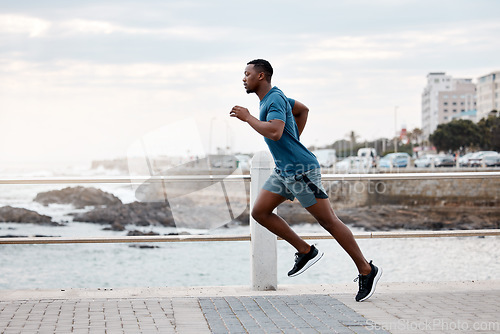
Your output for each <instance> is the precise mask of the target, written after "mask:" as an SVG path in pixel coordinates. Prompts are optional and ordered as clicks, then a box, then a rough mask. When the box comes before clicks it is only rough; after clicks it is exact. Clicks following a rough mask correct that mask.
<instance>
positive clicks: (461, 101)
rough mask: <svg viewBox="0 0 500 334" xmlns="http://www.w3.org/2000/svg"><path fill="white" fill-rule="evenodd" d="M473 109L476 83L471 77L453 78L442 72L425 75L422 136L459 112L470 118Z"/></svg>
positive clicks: (425, 136) (474, 106) (431, 131)
mask: <svg viewBox="0 0 500 334" xmlns="http://www.w3.org/2000/svg"><path fill="white" fill-rule="evenodd" d="M475 110H476V85H475V84H474V83H473V82H472V79H454V78H452V77H451V75H446V73H444V72H434V73H429V74H428V75H427V86H425V88H424V91H423V93H422V132H423V137H424V138H428V137H429V135H430V134H432V133H433V132H434V130H436V128H437V126H438V125H439V124H443V123H448V122H450V121H451V120H453V119H454V118H457V117H458V116H459V115H461V114H462V115H464V116H465V115H467V117H469V119H470V117H471V115H473V114H475V113H474V111H475ZM473 121H476V119H473Z"/></svg>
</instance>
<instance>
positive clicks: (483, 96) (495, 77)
mask: <svg viewBox="0 0 500 334" xmlns="http://www.w3.org/2000/svg"><path fill="white" fill-rule="evenodd" d="M499 109H500V71H497V72H492V73H490V74H487V75H484V76H482V77H479V78H478V79H477V120H478V121H479V120H480V119H482V118H484V117H488V114H489V112H490V111H492V110H497V111H499Z"/></svg>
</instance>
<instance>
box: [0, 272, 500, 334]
mask: <svg viewBox="0 0 500 334" xmlns="http://www.w3.org/2000/svg"><path fill="white" fill-rule="evenodd" d="M356 289H357V286H356V284H355V283H352V284H348V285H307V286H306V285H287V286H280V287H279V289H278V291H273V292H257V291H252V290H250V288H249V287H196V288H133V289H71V290H66V291H61V290H0V333H5V334H7V333H181V334H183V333H196V334H199V333H388V332H390V333H476V332H477V333H498V332H500V317H499V314H500V281H485V282H448V283H392V284H388V283H381V284H379V286H378V288H377V292H376V293H375V294H374V295H373V296H372V298H370V299H369V300H367V301H365V302H362V303H357V302H355V301H354V293H355V291H356Z"/></svg>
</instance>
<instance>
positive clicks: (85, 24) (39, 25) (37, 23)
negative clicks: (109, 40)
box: [0, 14, 230, 41]
mask: <svg viewBox="0 0 500 334" xmlns="http://www.w3.org/2000/svg"><path fill="white" fill-rule="evenodd" d="M229 33H230V32H229V31H228V30H227V29H223V28H219V27H198V26H194V25H192V26H190V25H176V26H170V27H155V28H143V27H134V26H127V25H122V24H116V23H113V22H110V21H103V20H88V19H81V18H73V19H68V20H61V21H47V20H44V19H41V18H36V17H31V16H25V15H14V14H7V15H5V14H0V34H7V35H8V34H23V35H28V36H29V37H39V38H41V37H59V38H60V37H62V38H66V37H71V36H75V35H111V34H125V35H134V36H140V35H143V36H157V37H163V38H173V39H182V40H198V41H211V40H215V39H221V38H224V37H225V36H227V35H228V34H229Z"/></svg>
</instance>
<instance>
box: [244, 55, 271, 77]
mask: <svg viewBox="0 0 500 334" xmlns="http://www.w3.org/2000/svg"><path fill="white" fill-rule="evenodd" d="M247 65H253V66H254V68H255V69H256V70H257V72H259V73H260V72H263V73H264V75H265V76H266V80H267V82H271V77H272V76H273V67H272V66H271V64H270V63H269V62H268V61H267V60H264V59H254V60H252V61H249V62H248V63H247Z"/></svg>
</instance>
